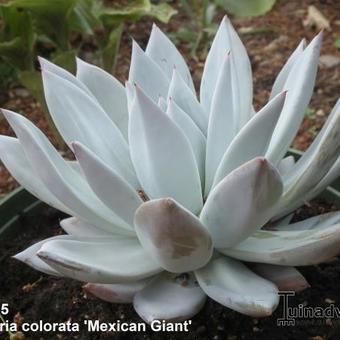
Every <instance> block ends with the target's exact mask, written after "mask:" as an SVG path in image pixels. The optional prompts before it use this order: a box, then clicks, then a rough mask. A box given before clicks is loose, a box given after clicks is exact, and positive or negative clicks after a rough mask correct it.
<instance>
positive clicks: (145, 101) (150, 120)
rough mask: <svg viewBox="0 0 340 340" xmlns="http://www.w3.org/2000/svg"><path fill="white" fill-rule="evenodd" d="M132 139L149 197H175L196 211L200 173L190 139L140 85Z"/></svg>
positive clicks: (136, 163) (133, 156)
mask: <svg viewBox="0 0 340 340" xmlns="http://www.w3.org/2000/svg"><path fill="white" fill-rule="evenodd" d="M160 131H161V132H162V133H161V134H160ZM129 142H130V152H131V159H132V161H133V164H134V166H135V169H136V173H137V176H138V179H139V180H140V183H141V184H142V187H143V189H144V190H145V192H146V194H147V195H148V196H149V197H151V198H162V197H172V198H174V199H175V200H176V201H178V202H179V203H180V204H182V205H184V206H185V207H186V208H187V209H189V210H190V211H192V212H194V213H198V212H199V211H200V210H201V208H202V206H203V198H202V189H201V182H200V176H199V171H198V168H197V165H196V161H195V156H194V153H193V151H192V149H191V146H190V143H189V141H188V139H187V138H186V137H185V135H184V134H183V132H182V131H181V130H180V128H179V127H178V126H177V125H176V124H175V123H174V122H172V120H171V119H170V117H169V116H167V115H166V113H164V112H163V111H162V110H161V109H160V108H159V107H158V106H157V104H155V103H154V102H153V101H152V100H151V99H150V98H148V97H147V96H146V95H145V94H144V93H143V92H142V90H141V89H140V88H139V87H138V86H137V88H136V98H135V103H134V105H133V107H132V110H131V113H130V121H129Z"/></svg>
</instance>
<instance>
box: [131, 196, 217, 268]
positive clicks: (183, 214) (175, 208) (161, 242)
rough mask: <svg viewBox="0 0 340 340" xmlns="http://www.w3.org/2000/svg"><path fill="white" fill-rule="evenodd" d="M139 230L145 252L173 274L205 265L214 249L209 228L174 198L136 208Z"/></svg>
mask: <svg viewBox="0 0 340 340" xmlns="http://www.w3.org/2000/svg"><path fill="white" fill-rule="evenodd" d="M135 230H136V233H137V236H138V238H139V241H140V242H141V244H142V246H143V247H144V249H145V251H146V252H148V253H149V254H150V256H151V257H152V258H153V259H154V260H155V261H156V263H159V265H160V266H161V267H163V268H164V269H165V270H167V271H169V272H172V273H184V272H187V271H192V270H195V269H198V268H201V267H203V266H204V265H206V264H207V262H208V261H209V260H210V257H211V255H212V252H213V245H212V241H211V237H210V235H209V232H208V231H207V230H206V228H204V226H203V225H202V224H201V222H200V221H199V219H198V218H197V217H196V216H195V215H193V214H192V213H191V212H190V211H188V210H186V209H185V208H184V207H182V206H180V205H179V204H178V203H177V202H175V201H174V200H172V199H171V198H162V199H158V200H151V201H148V202H145V203H143V204H142V205H141V206H140V207H139V208H138V209H137V211H136V215H135Z"/></svg>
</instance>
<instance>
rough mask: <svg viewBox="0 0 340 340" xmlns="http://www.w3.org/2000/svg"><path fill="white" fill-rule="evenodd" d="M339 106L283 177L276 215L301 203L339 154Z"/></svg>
mask: <svg viewBox="0 0 340 340" xmlns="http://www.w3.org/2000/svg"><path fill="white" fill-rule="evenodd" d="M339 129H340V107H339V108H338V109H337V110H336V111H334V113H333V114H332V115H331V116H330V117H329V121H328V122H327V124H325V125H324V127H323V129H322V130H321V132H320V136H318V138H316V140H315V141H314V142H313V144H312V145H311V146H310V150H308V151H307V152H306V153H305V154H304V155H303V156H302V157H301V158H300V159H299V160H298V162H297V164H296V166H295V167H294V168H293V169H292V171H290V172H289V173H288V174H287V177H288V178H287V179H286V181H285V192H284V194H283V196H282V200H281V202H280V207H279V208H278V213H277V214H278V215H279V216H282V215H285V214H286V213H289V212H290V211H291V209H292V208H294V207H295V206H296V205H297V204H303V202H304V200H305V198H306V195H307V194H308V192H310V191H312V190H314V189H315V187H316V186H317V185H318V184H319V182H320V180H321V179H322V178H323V177H324V176H325V175H326V174H327V173H328V171H329V170H330V168H331V167H332V166H333V165H334V163H335V162H336V160H337V159H338V157H339V154H340V134H339Z"/></svg>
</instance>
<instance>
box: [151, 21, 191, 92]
mask: <svg viewBox="0 0 340 340" xmlns="http://www.w3.org/2000/svg"><path fill="white" fill-rule="evenodd" d="M145 54H146V55H147V56H149V57H150V58H151V59H152V60H153V61H154V62H155V63H157V64H158V66H159V67H160V68H161V69H162V70H163V72H164V73H165V74H166V75H167V76H168V78H169V79H170V78H171V77H172V72H173V69H174V68H176V69H177V71H178V73H179V74H180V75H181V77H182V78H183V79H184V81H185V83H186V84H187V85H188V86H189V87H190V88H191V90H192V91H193V92H194V93H195V87H194V83H193V81H192V78H191V75H190V71H189V68H188V66H187V64H186V62H185V60H184V59H183V57H182V55H181V54H180V53H179V51H178V50H177V48H176V46H175V45H174V44H173V43H172V42H171V40H170V39H169V38H168V37H167V36H166V35H165V34H164V33H163V32H162V31H161V30H160V29H159V28H158V27H157V26H156V24H153V26H152V31H151V34H150V38H149V42H148V44H147V46H146V50H145Z"/></svg>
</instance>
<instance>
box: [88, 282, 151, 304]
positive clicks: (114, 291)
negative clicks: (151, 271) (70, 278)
mask: <svg viewBox="0 0 340 340" xmlns="http://www.w3.org/2000/svg"><path fill="white" fill-rule="evenodd" d="M150 280H151V278H148V279H144V280H139V281H135V282H130V283H124V284H119V283H116V284H100V283H87V284H86V285H85V286H84V287H83V288H84V290H85V291H86V292H87V293H90V294H92V295H94V296H96V297H97V298H99V299H101V300H104V301H107V302H111V303H132V302H133V297H134V296H135V295H136V293H138V292H139V291H140V290H142V289H143V288H144V287H145V286H146V285H147V284H148V283H149V282H150Z"/></svg>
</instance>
